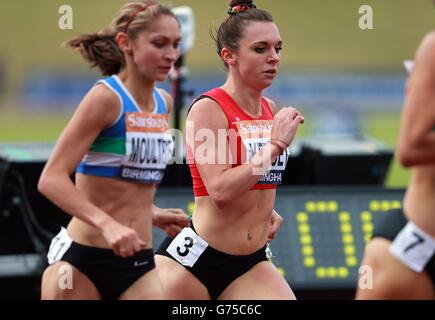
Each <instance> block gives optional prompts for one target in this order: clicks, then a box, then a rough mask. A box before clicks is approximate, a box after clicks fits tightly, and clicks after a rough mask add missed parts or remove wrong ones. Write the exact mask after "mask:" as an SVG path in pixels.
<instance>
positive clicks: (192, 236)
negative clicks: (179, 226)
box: [166, 228, 208, 267]
mask: <svg viewBox="0 0 435 320" xmlns="http://www.w3.org/2000/svg"><path fill="white" fill-rule="evenodd" d="M207 247H208V243H207V242H205V241H204V240H203V239H202V238H201V237H200V236H198V235H197V234H196V233H195V231H193V230H192V229H191V228H184V229H183V230H182V231H181V232H180V233H179V234H178V235H177V236H176V237H175V238H174V240H172V242H171V244H170V245H169V247H168V248H167V249H166V251H167V252H168V253H169V254H170V255H171V256H173V257H174V258H175V259H176V260H177V261H178V262H180V263H181V264H182V265H183V266H187V267H193V265H194V264H195V263H196V261H197V260H198V259H199V257H200V256H201V255H202V253H203V252H204V250H205V249H207Z"/></svg>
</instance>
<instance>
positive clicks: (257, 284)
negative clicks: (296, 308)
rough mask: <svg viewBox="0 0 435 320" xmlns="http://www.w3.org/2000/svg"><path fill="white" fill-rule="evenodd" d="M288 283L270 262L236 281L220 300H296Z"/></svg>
mask: <svg viewBox="0 0 435 320" xmlns="http://www.w3.org/2000/svg"><path fill="white" fill-rule="evenodd" d="M294 299H296V297H295V295H294V293H293V291H292V289H291V288H290V286H289V285H288V283H287V281H286V280H285V279H284V278H283V277H282V276H281V274H280V273H279V271H278V269H276V267H275V266H274V265H273V264H272V263H271V262H268V261H263V262H260V263H258V264H257V265H255V266H254V267H253V268H252V269H251V270H249V271H248V272H246V273H245V274H243V275H241V276H240V277H238V278H237V279H236V280H234V281H233V282H232V283H231V284H230V285H229V286H228V287H227V288H226V289H225V290H224V291H223V292H222V294H221V295H220V296H219V300H294Z"/></svg>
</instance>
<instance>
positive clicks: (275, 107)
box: [263, 97, 278, 114]
mask: <svg viewBox="0 0 435 320" xmlns="http://www.w3.org/2000/svg"><path fill="white" fill-rule="evenodd" d="M263 98H264V100H265V101H266V103H267V104H268V105H269V108H270V110H271V111H272V113H273V114H275V113H276V111H277V109H278V107H277V105H276V103H275V101H273V100H271V99H269V98H266V97H263Z"/></svg>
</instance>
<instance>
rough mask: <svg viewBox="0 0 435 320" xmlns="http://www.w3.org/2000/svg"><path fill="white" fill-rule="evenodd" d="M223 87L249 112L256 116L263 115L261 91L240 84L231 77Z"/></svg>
mask: <svg viewBox="0 0 435 320" xmlns="http://www.w3.org/2000/svg"><path fill="white" fill-rule="evenodd" d="M221 88H222V89H223V90H225V91H226V92H227V93H228V94H229V95H230V96H231V97H232V98H233V99H234V101H236V102H237V104H238V105H239V107H240V108H242V109H243V111H245V112H246V113H247V114H249V115H251V116H252V117H254V118H258V117H260V116H261V114H262V108H261V91H258V90H255V89H252V88H250V87H247V86H245V85H238V84H237V83H236V82H234V81H231V79H228V80H227V82H226V83H225V84H224V85H223V86H222V87H221Z"/></svg>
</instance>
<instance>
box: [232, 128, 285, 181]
mask: <svg viewBox="0 0 435 320" xmlns="http://www.w3.org/2000/svg"><path fill="white" fill-rule="evenodd" d="M236 126H237V130H238V132H239V135H240V137H241V139H242V141H243V146H244V147H245V150H246V158H247V160H248V161H249V160H250V159H252V157H253V156H254V154H255V153H256V152H257V151H258V150H260V149H261V148H263V145H265V144H267V143H268V142H269V141H270V139H271V134H272V127H273V120H245V121H238V122H236ZM289 155H290V152H289V151H288V149H286V150H284V152H283V153H282V154H281V155H279V156H278V157H277V158H276V160H275V161H274V162H273V163H272V165H271V167H270V168H269V169H268V170H267V172H266V173H265V174H264V175H263V176H262V177H261V179H259V180H258V182H257V183H258V184H277V185H278V184H281V183H282V175H283V173H284V170H285V167H286V165H287V160H288V157H289Z"/></svg>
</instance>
